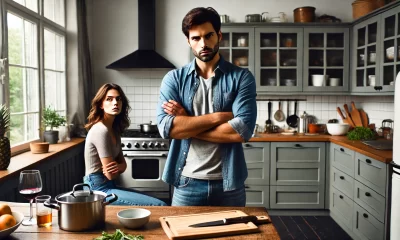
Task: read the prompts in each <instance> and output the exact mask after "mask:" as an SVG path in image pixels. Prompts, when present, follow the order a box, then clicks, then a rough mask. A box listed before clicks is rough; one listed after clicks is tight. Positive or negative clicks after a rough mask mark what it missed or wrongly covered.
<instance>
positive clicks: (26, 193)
mask: <svg viewBox="0 0 400 240" xmlns="http://www.w3.org/2000/svg"><path fill="white" fill-rule="evenodd" d="M41 190H42V189H40V188H27V189H22V190H20V191H19V193H20V194H21V195H22V196H23V197H24V198H25V199H26V200H29V201H30V200H32V199H34V198H35V197H36V196H37V195H39V193H40V191H41Z"/></svg>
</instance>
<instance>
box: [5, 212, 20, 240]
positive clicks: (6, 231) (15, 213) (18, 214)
mask: <svg viewBox="0 0 400 240" xmlns="http://www.w3.org/2000/svg"><path fill="white" fill-rule="evenodd" d="M11 213H12V215H13V217H14V218H15V221H17V224H15V225H14V226H12V227H10V228H7V229H5V230H3V231H0V239H3V238H6V237H7V236H9V235H10V234H11V233H13V232H14V231H15V230H16V229H17V228H18V227H19V225H21V223H22V220H24V214H22V213H21V212H15V211H12V212H11Z"/></svg>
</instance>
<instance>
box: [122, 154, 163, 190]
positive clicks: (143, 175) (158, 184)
mask: <svg viewBox="0 0 400 240" xmlns="http://www.w3.org/2000/svg"><path fill="white" fill-rule="evenodd" d="M167 155H168V152H166V151H125V152H124V157H125V161H126V165H127V168H126V171H125V172H124V173H122V174H121V175H120V176H119V179H118V185H119V186H121V187H124V188H134V189H137V190H140V191H169V185H168V184H167V183H165V182H163V181H162V180H161V176H162V173H163V171H164V166H165V162H166V160H167Z"/></svg>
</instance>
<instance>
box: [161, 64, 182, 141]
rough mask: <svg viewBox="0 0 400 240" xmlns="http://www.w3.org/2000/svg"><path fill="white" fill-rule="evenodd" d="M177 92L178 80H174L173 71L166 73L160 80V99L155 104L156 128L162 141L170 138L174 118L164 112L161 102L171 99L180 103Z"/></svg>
mask: <svg viewBox="0 0 400 240" xmlns="http://www.w3.org/2000/svg"><path fill="white" fill-rule="evenodd" d="M178 92H179V91H178V80H177V79H176V76H175V74H174V70H172V71H170V72H168V73H167V74H166V75H165V76H164V78H163V80H162V83H161V87H160V97H159V99H158V104H157V126H158V131H159V132H160V135H161V137H162V138H164V139H168V138H170V136H169V133H170V130H171V127H172V123H173V121H174V118H175V116H172V115H169V114H167V113H166V112H164V108H163V107H162V104H163V102H168V101H169V100H171V99H172V100H175V101H177V102H179V103H180V102H181V101H180V97H179V94H178Z"/></svg>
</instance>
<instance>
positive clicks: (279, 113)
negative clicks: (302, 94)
mask: <svg viewBox="0 0 400 240" xmlns="http://www.w3.org/2000/svg"><path fill="white" fill-rule="evenodd" d="M274 118H275V120H276V121H278V122H282V121H283V119H285V114H284V113H283V112H282V110H281V101H279V104H278V110H277V111H276V112H275V114H274Z"/></svg>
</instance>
